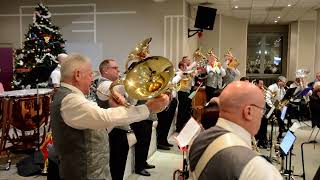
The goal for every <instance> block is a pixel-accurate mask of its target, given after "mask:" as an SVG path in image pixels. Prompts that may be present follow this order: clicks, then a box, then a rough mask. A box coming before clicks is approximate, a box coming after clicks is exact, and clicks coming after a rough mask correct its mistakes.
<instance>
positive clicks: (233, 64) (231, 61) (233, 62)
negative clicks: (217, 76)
mask: <svg viewBox="0 0 320 180" xmlns="http://www.w3.org/2000/svg"><path fill="white" fill-rule="evenodd" d="M224 56H225V57H226V63H227V68H230V69H235V68H237V67H238V66H239V65H240V63H239V62H238V60H237V59H236V58H235V57H234V56H233V54H232V53H231V48H230V49H228V50H227V52H226V54H225V55H224Z"/></svg>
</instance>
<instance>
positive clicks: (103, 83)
mask: <svg viewBox="0 0 320 180" xmlns="http://www.w3.org/2000/svg"><path fill="white" fill-rule="evenodd" d="M99 71H100V74H101V77H100V78H99V79H98V82H97V92H96V95H97V98H96V99H97V103H98V105H99V106H100V107H101V108H104V109H107V108H109V107H116V106H119V105H118V104H115V103H112V102H110V101H109V96H110V91H109V87H110V85H111V83H112V82H114V81H116V80H117V79H118V78H119V75H120V71H119V66H118V64H117V62H116V61H115V60H113V59H106V60H104V61H102V62H101V63H100V65H99ZM115 90H116V91H117V92H118V93H119V94H118V97H121V98H122V99H123V101H124V99H125V96H126V93H125V91H124V88H123V86H115ZM109 102H110V103H109ZM128 131H130V127H129V126H128V125H125V126H116V127H114V128H113V129H109V132H108V133H109V146H110V153H109V154H110V172H111V177H112V179H114V180H117V179H123V175H124V171H125V168H126V162H127V156H128V152H129V143H128V139H127V132H128ZM106 143H107V144H108V142H106Z"/></svg>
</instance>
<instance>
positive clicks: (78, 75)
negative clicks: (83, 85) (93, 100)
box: [73, 69, 81, 81]
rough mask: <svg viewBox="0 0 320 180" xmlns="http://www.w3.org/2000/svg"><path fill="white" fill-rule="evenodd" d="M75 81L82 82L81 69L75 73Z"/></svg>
mask: <svg viewBox="0 0 320 180" xmlns="http://www.w3.org/2000/svg"><path fill="white" fill-rule="evenodd" d="M73 76H74V79H75V80H76V81H80V80H81V72H80V70H79V69H76V70H75V71H74V73H73Z"/></svg>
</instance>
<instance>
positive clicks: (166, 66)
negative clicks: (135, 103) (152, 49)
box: [123, 56, 174, 100]
mask: <svg viewBox="0 0 320 180" xmlns="http://www.w3.org/2000/svg"><path fill="white" fill-rule="evenodd" d="M173 76H174V68H173V64H172V63H171V61H170V60H168V59H167V58H164V57H161V56H151V57H148V58H146V59H144V60H143V61H140V62H138V63H136V64H134V65H133V66H132V67H130V68H129V71H127V75H126V78H125V80H123V84H124V87H125V90H126V92H127V94H128V95H129V97H131V98H134V99H138V100H146V99H149V98H153V97H156V96H159V95H160V94H161V93H163V92H165V91H167V90H168V86H169V82H170V81H171V79H172V78H173Z"/></svg>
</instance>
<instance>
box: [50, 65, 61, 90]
mask: <svg viewBox="0 0 320 180" xmlns="http://www.w3.org/2000/svg"><path fill="white" fill-rule="evenodd" d="M60 69H61V65H60V64H58V66H57V67H56V68H55V69H54V70H53V71H52V72H51V75H50V78H51V83H52V84H55V85H57V86H58V87H59V86H60V79H61V72H60Z"/></svg>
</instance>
